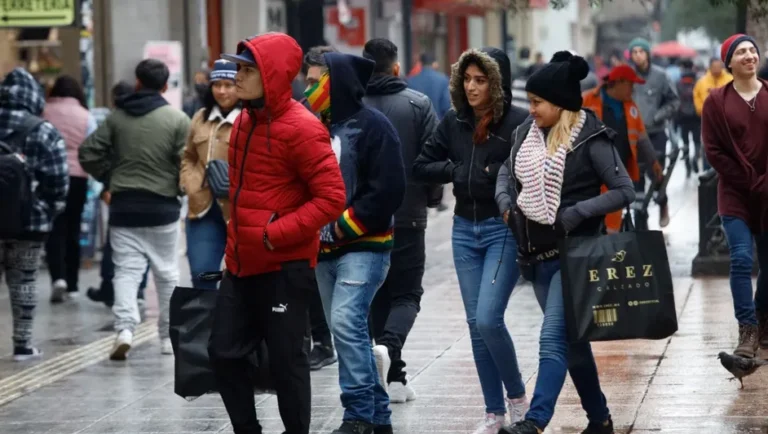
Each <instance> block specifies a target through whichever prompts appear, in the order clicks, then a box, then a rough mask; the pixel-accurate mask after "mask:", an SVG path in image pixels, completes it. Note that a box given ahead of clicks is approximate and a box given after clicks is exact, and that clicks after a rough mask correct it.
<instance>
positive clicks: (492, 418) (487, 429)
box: [473, 413, 504, 434]
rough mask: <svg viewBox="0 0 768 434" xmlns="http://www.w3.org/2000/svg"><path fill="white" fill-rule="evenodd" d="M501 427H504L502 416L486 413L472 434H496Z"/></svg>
mask: <svg viewBox="0 0 768 434" xmlns="http://www.w3.org/2000/svg"><path fill="white" fill-rule="evenodd" d="M502 426H504V416H503V415H498V414H493V413H488V414H486V415H485V420H484V421H483V423H481V424H480V425H478V427H477V429H476V430H475V432H474V433H473V434H498V433H499V430H500V429H501V427H502Z"/></svg>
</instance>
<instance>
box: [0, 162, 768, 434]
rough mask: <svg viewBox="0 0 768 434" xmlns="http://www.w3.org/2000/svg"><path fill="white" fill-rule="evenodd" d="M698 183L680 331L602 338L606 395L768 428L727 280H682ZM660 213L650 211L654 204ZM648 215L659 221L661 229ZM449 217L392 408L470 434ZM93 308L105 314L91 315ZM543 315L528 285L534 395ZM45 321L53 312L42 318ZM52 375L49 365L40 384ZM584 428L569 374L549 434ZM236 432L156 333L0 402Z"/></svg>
mask: <svg viewBox="0 0 768 434" xmlns="http://www.w3.org/2000/svg"><path fill="white" fill-rule="evenodd" d="M678 178H680V177H679V176H678ZM694 191H695V183H694V182H693V181H692V180H689V181H688V182H685V180H682V179H676V180H675V182H674V183H673V185H672V186H671V187H670V196H671V198H672V200H671V202H670V205H671V206H672V210H671V211H672V216H673V218H672V224H671V225H670V227H668V228H666V229H665V233H666V235H667V241H668V250H669V251H668V254H669V257H670V262H671V263H672V267H673V274H674V276H675V281H674V283H675V300H676V303H677V309H678V314H679V325H680V330H679V332H678V333H677V334H675V335H674V336H673V337H672V338H670V339H665V340H660V341H621V342H606V343H595V344H594V345H593V349H594V353H595V356H596V359H597V363H598V368H599V371H600V374H601V383H602V387H603V391H604V393H605V395H606V397H607V399H608V404H609V407H610V409H611V413H612V415H613V419H614V422H615V424H616V428H617V432H619V433H630V432H631V433H648V434H650V433H660V432H661V433H667V432H670V433H682V434H688V433H690V434H694V433H695V434H731V433H733V434H742V433H744V434H746V433H756V434H757V433H762V434H765V433H768V406H767V405H766V402H768V369H765V370H764V371H762V372H758V373H756V374H755V375H753V376H751V377H749V378H747V379H745V389H744V390H740V389H739V384H738V382H731V381H729V380H728V375H727V372H726V371H725V370H724V369H723V368H722V367H721V366H720V364H719V361H718V360H717V358H716V357H715V356H716V354H717V353H718V352H719V351H722V350H731V349H732V348H733V346H734V343H735V340H736V332H737V330H736V325H735V321H734V320H733V307H732V302H731V298H730V291H729V289H728V282H727V280H726V279H710V280H694V279H691V278H690V277H687V276H689V275H690V261H691V259H692V258H693V255H694V253H695V248H696V237H697V236H698V235H697V230H696V227H695V226H696V224H695V222H696V221H697V219H696V218H695V213H696V211H695V209H696V197H695V195H693V194H691V193H692V192H694ZM651 215H652V216H653V215H655V214H654V212H653V210H652V213H651ZM653 220H654V219H653V218H652V221H651V225H652V227H653V225H655V224H656V222H655V221H653ZM450 226H451V216H450V213H443V214H440V215H438V216H437V217H435V218H433V219H431V220H430V228H429V230H428V235H427V246H428V255H427V257H428V264H427V274H426V276H425V279H424V286H425V290H426V293H425V296H424V299H423V302H422V306H423V309H422V312H421V313H420V315H419V318H418V320H417V322H416V325H415V327H414V329H413V332H412V334H411V335H410V336H409V338H408V344H407V345H406V348H405V351H404V357H405V360H406V362H407V363H408V367H407V370H408V372H409V374H411V375H412V376H413V380H412V385H413V387H414V388H415V390H416V392H417V393H418V399H417V400H416V401H414V402H411V403H408V404H403V405H393V406H392V409H393V425H394V428H395V432H396V433H399V434H422V433H441V434H469V433H471V432H472V431H473V430H474V428H475V426H476V424H477V423H478V422H479V421H480V420H481V418H482V416H483V411H484V408H483V400H482V394H481V391H480V386H479V383H478V380H477V373H476V370H475V365H474V361H473V357H472V350H471V345H470V340H469V335H468V331H467V325H466V320H465V315H464V310H463V306H462V303H461V298H460V295H459V291H458V284H457V280H456V275H455V272H454V270H453V266H452V253H451V244H450ZM183 262H184V261H182V263H183ZM183 266H186V265H185V264H183ZM187 274H188V273H187ZM182 275H184V272H183V273H182ZM149 299H150V300H151V299H152V296H150V297H149ZM0 303H2V301H0ZM79 303H80V304H79V305H74V306H73V307H66V308H65V309H72V310H73V312H75V313H72V314H71V315H72V316H74V317H83V318H86V319H83V320H82V321H83V322H82V323H78V324H81V325H79V326H78V327H82V330H85V332H83V333H84V336H85V337H83V338H82V339H85V340H87V339H91V337H90V336H91V335H87V333H92V334H93V335H92V336H93V337H94V338H96V337H102V336H109V333H110V332H99V333H94V332H93V331H90V332H89V331H88V330H90V329H92V328H93V327H92V326H90V325H88V324H97V323H99V324H102V325H105V324H108V323H109V321H110V320H111V318H110V316H109V313H108V311H107V312H106V313H104V312H100V313H98V312H92V311H91V308H90V307H87V305H86V306H84V305H83V301H80V302H79ZM45 309H48V308H44V309H43V310H45ZM150 311H152V308H150ZM0 312H5V311H2V310H0ZM51 312H52V310H51V311H49V313H48V314H47V315H48V316H54V317H56V318H64V317H66V316H67V315H70V314H69V313H68V314H62V313H61V312H59V313H51ZM43 315H44V318H47V317H46V316H45V315H46V314H43ZM93 315H95V318H97V319H92V318H93V317H92V316H93ZM150 315H151V313H150ZM541 318H542V316H541V312H540V310H539V307H538V304H537V303H536V301H535V298H534V296H533V292H532V289H531V287H530V286H529V285H521V286H519V287H518V288H516V289H515V292H514V295H513V297H512V299H511V300H510V303H509V307H508V310H507V315H506V320H507V325H508V327H509V330H510V333H511V335H512V337H513V339H514V342H515V348H516V351H517V354H518V358H519V365H520V369H521V371H522V375H523V379H524V380H525V382H526V385H527V389H528V393H529V396H530V394H531V393H532V392H533V389H534V386H535V382H536V375H537V370H538V335H539V329H540V325H541ZM45 321H53V320H50V319H43V320H42V321H41V322H42V323H43V324H45ZM73 321H74V320H73ZM53 323H54V324H57V327H62V325H58V324H63V323H65V320H62V319H56V320H55V321H54V322H53ZM38 327H41V326H40V325H39V324H38ZM71 330H72V329H70V332H69V333H67V330H61V329H58V330H57V329H55V330H53V331H49V332H48V333H50V335H51V336H67V338H68V339H72V340H73V346H76V345H78V344H79V343H80V342H79V341H78V342H75V341H74V340H75V339H77V336H73V334H72V333H71ZM41 333H42V334H41V336H48V335H45V334H44V333H43V332H41ZM56 333H58V334H56ZM44 339H54V338H48V337H46V338H44ZM0 348H3V347H0ZM62 348H64V347H62ZM3 363H5V362H3ZM2 366H4V365H2V364H0V369H1V367H2ZM336 371H337V367H336V365H332V366H330V367H327V368H324V369H322V370H320V371H318V372H315V373H313V374H312V387H313V402H312V426H311V432H312V433H313V434H329V433H330V432H331V431H332V430H333V429H334V428H336V427H338V425H339V423H340V421H341V416H342V411H341V409H340V404H339V388H338V382H337V381H338V380H337V378H338V377H337V372H336ZM0 372H2V371H1V370H0ZM45 375H46V374H45V373H42V374H41V378H40V381H44V380H45V378H44V377H45ZM11 378H13V377H11ZM1 381H2V379H1V378H0V382H1ZM1 384H2V383H0V385H1ZM256 402H257V411H258V414H259V417H260V420H261V421H262V423H263V426H264V429H265V430H264V432H265V433H269V434H279V433H282V423H281V421H280V418H279V414H278V411H277V401H276V398H275V397H273V396H257V400H256ZM586 423H587V421H586V418H585V416H584V412H583V410H582V409H581V405H580V402H579V399H578V395H577V393H576V392H575V390H574V388H573V385H572V383H571V381H570V379H568V380H567V381H566V385H565V387H564V389H563V392H562V394H561V396H560V399H559V401H558V406H557V409H556V413H555V417H554V419H553V420H552V423H551V425H550V427H549V428H548V429H547V433H579V432H581V430H582V429H584V427H585V425H586ZM231 432H232V431H231V427H230V425H229V420H228V417H227V414H226V411H225V410H224V407H223V404H222V402H221V399H220V398H219V397H218V396H216V395H212V396H205V397H201V398H199V399H197V400H195V401H191V402H187V401H185V400H183V399H181V398H179V397H178V396H176V395H174V393H173V358H172V357H169V356H161V355H160V354H159V345H158V343H157V342H156V341H152V342H150V343H149V344H146V345H142V346H139V347H138V348H137V349H136V350H135V351H134V352H132V353H131V357H130V359H129V360H128V361H127V362H122V363H121V362H110V361H103V362H99V363H96V364H92V365H90V366H87V367H85V368H84V369H82V370H80V371H79V372H76V373H74V374H72V375H69V376H67V377H66V378H63V379H61V380H59V381H56V382H54V383H52V384H49V385H48V386H45V387H43V388H40V389H38V390H37V391H35V392H32V393H30V394H27V395H25V396H22V397H21V398H19V399H16V400H14V401H11V402H10V403H8V404H6V405H4V406H2V407H0V433H2V434H37V433H50V434H96V433H99V434H107V433H115V434H127V433H132V434H133V433H231Z"/></svg>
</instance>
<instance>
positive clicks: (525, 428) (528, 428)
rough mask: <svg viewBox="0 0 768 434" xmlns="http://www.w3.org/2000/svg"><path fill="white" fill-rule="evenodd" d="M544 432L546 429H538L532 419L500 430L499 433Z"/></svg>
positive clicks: (529, 433) (531, 433) (524, 433)
mask: <svg viewBox="0 0 768 434" xmlns="http://www.w3.org/2000/svg"><path fill="white" fill-rule="evenodd" d="M542 432H544V431H542V430H540V429H538V428H537V427H536V425H535V424H534V423H533V421H530V420H523V421H520V422H517V423H516V424H514V425H511V426H505V427H502V428H501V429H500V430H499V434H541V433H542Z"/></svg>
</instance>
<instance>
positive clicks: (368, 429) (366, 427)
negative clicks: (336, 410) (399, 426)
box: [331, 420, 391, 434]
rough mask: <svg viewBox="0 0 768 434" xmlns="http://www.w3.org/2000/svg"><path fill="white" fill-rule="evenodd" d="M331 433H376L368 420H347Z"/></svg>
mask: <svg viewBox="0 0 768 434" xmlns="http://www.w3.org/2000/svg"><path fill="white" fill-rule="evenodd" d="M390 432H391V431H390ZM331 434H374V432H373V425H372V424H370V423H368V422H362V421H359V420H355V421H346V420H345V421H344V422H343V423H342V424H341V426H340V427H339V428H338V429H336V430H335V431H334V432H332V433H331Z"/></svg>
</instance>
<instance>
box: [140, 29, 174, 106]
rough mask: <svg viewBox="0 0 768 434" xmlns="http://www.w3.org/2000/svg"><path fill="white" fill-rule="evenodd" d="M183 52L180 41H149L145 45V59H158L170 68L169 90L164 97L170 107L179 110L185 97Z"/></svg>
mask: <svg viewBox="0 0 768 434" xmlns="http://www.w3.org/2000/svg"><path fill="white" fill-rule="evenodd" d="M183 52H184V50H183V47H182V45H181V42H179V41H149V42H147V43H146V44H144V59H157V60H160V61H162V62H163V63H165V64H166V65H167V66H168V72H170V75H169V76H168V90H167V91H166V92H165V93H164V94H163V96H164V97H165V99H166V100H167V101H168V103H169V104H170V105H172V106H174V107H176V108H177V109H179V110H181V107H182V101H183V96H184V94H183V91H184V89H183V83H184V77H183V73H184V64H183V58H182V57H183Z"/></svg>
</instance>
